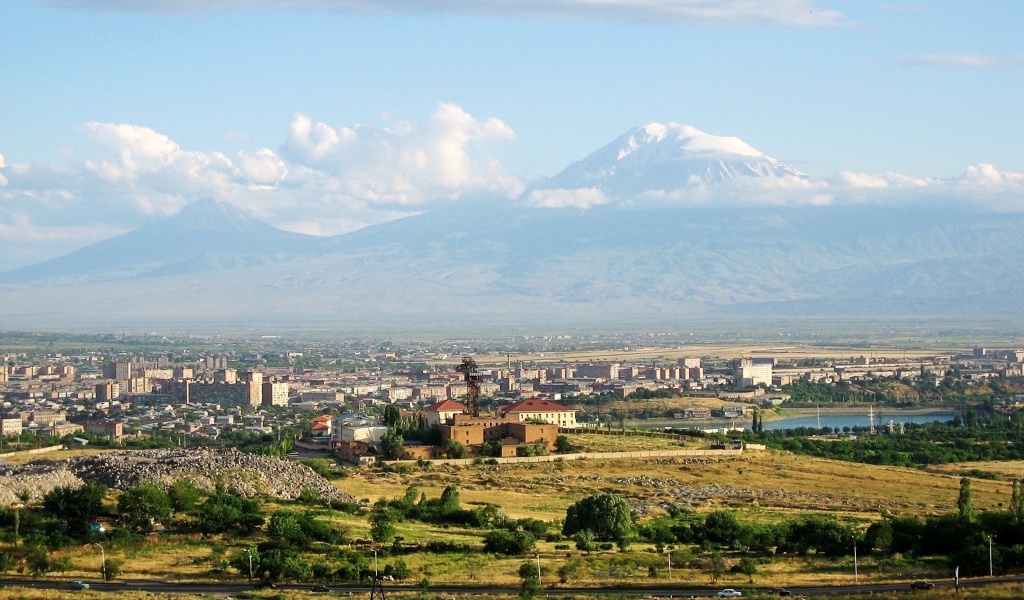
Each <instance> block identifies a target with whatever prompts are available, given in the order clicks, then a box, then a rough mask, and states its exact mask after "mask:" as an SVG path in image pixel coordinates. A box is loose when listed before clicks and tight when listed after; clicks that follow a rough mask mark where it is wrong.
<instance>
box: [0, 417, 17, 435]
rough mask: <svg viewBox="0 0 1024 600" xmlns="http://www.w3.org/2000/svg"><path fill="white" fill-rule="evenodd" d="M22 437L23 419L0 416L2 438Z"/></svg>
mask: <svg viewBox="0 0 1024 600" xmlns="http://www.w3.org/2000/svg"><path fill="white" fill-rule="evenodd" d="M18 435H21V417H18V416H8V415H5V416H0V436H3V437H12V436H18Z"/></svg>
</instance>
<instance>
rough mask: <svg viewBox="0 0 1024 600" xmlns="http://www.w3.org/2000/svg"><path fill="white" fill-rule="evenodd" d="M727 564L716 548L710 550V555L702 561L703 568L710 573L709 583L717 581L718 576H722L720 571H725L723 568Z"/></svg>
mask: <svg viewBox="0 0 1024 600" xmlns="http://www.w3.org/2000/svg"><path fill="white" fill-rule="evenodd" d="M728 566H729V565H728V563H727V562H726V561H725V557H723V556H722V553H721V552H718V551H717V550H716V551H715V552H712V553H711V556H709V557H708V558H707V559H706V560H705V561H704V570H705V571H707V572H708V574H709V575H711V583H718V578H719V577H721V576H722V573H725V569H726V568H727V567H728Z"/></svg>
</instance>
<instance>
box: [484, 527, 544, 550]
mask: <svg viewBox="0 0 1024 600" xmlns="http://www.w3.org/2000/svg"><path fill="white" fill-rule="evenodd" d="M536 545H537V539H536V538H534V537H533V535H532V534H530V533H529V532H526V531H508V530H505V529H495V530H492V531H490V532H488V533H487V535H485V536H484V552H492V553H494V554H506V555H508V556H515V555H521V554H526V553H527V552H529V551H531V550H533V549H534V548H535V547H536Z"/></svg>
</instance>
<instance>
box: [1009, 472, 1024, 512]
mask: <svg viewBox="0 0 1024 600" xmlns="http://www.w3.org/2000/svg"><path fill="white" fill-rule="evenodd" d="M1010 512H1011V513H1013V518H1014V519H1015V520H1016V521H1017V522H1018V523H1022V522H1024V483H1022V482H1021V480H1020V479H1015V480H1014V481H1013V496H1011V498H1010Z"/></svg>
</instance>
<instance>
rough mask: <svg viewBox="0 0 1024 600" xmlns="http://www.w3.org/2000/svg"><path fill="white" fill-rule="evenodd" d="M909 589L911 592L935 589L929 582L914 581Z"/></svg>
mask: <svg viewBox="0 0 1024 600" xmlns="http://www.w3.org/2000/svg"><path fill="white" fill-rule="evenodd" d="M910 589H912V590H933V589H935V584H934V583H932V582H930V581H915V582H914V583H912V584H910Z"/></svg>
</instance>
